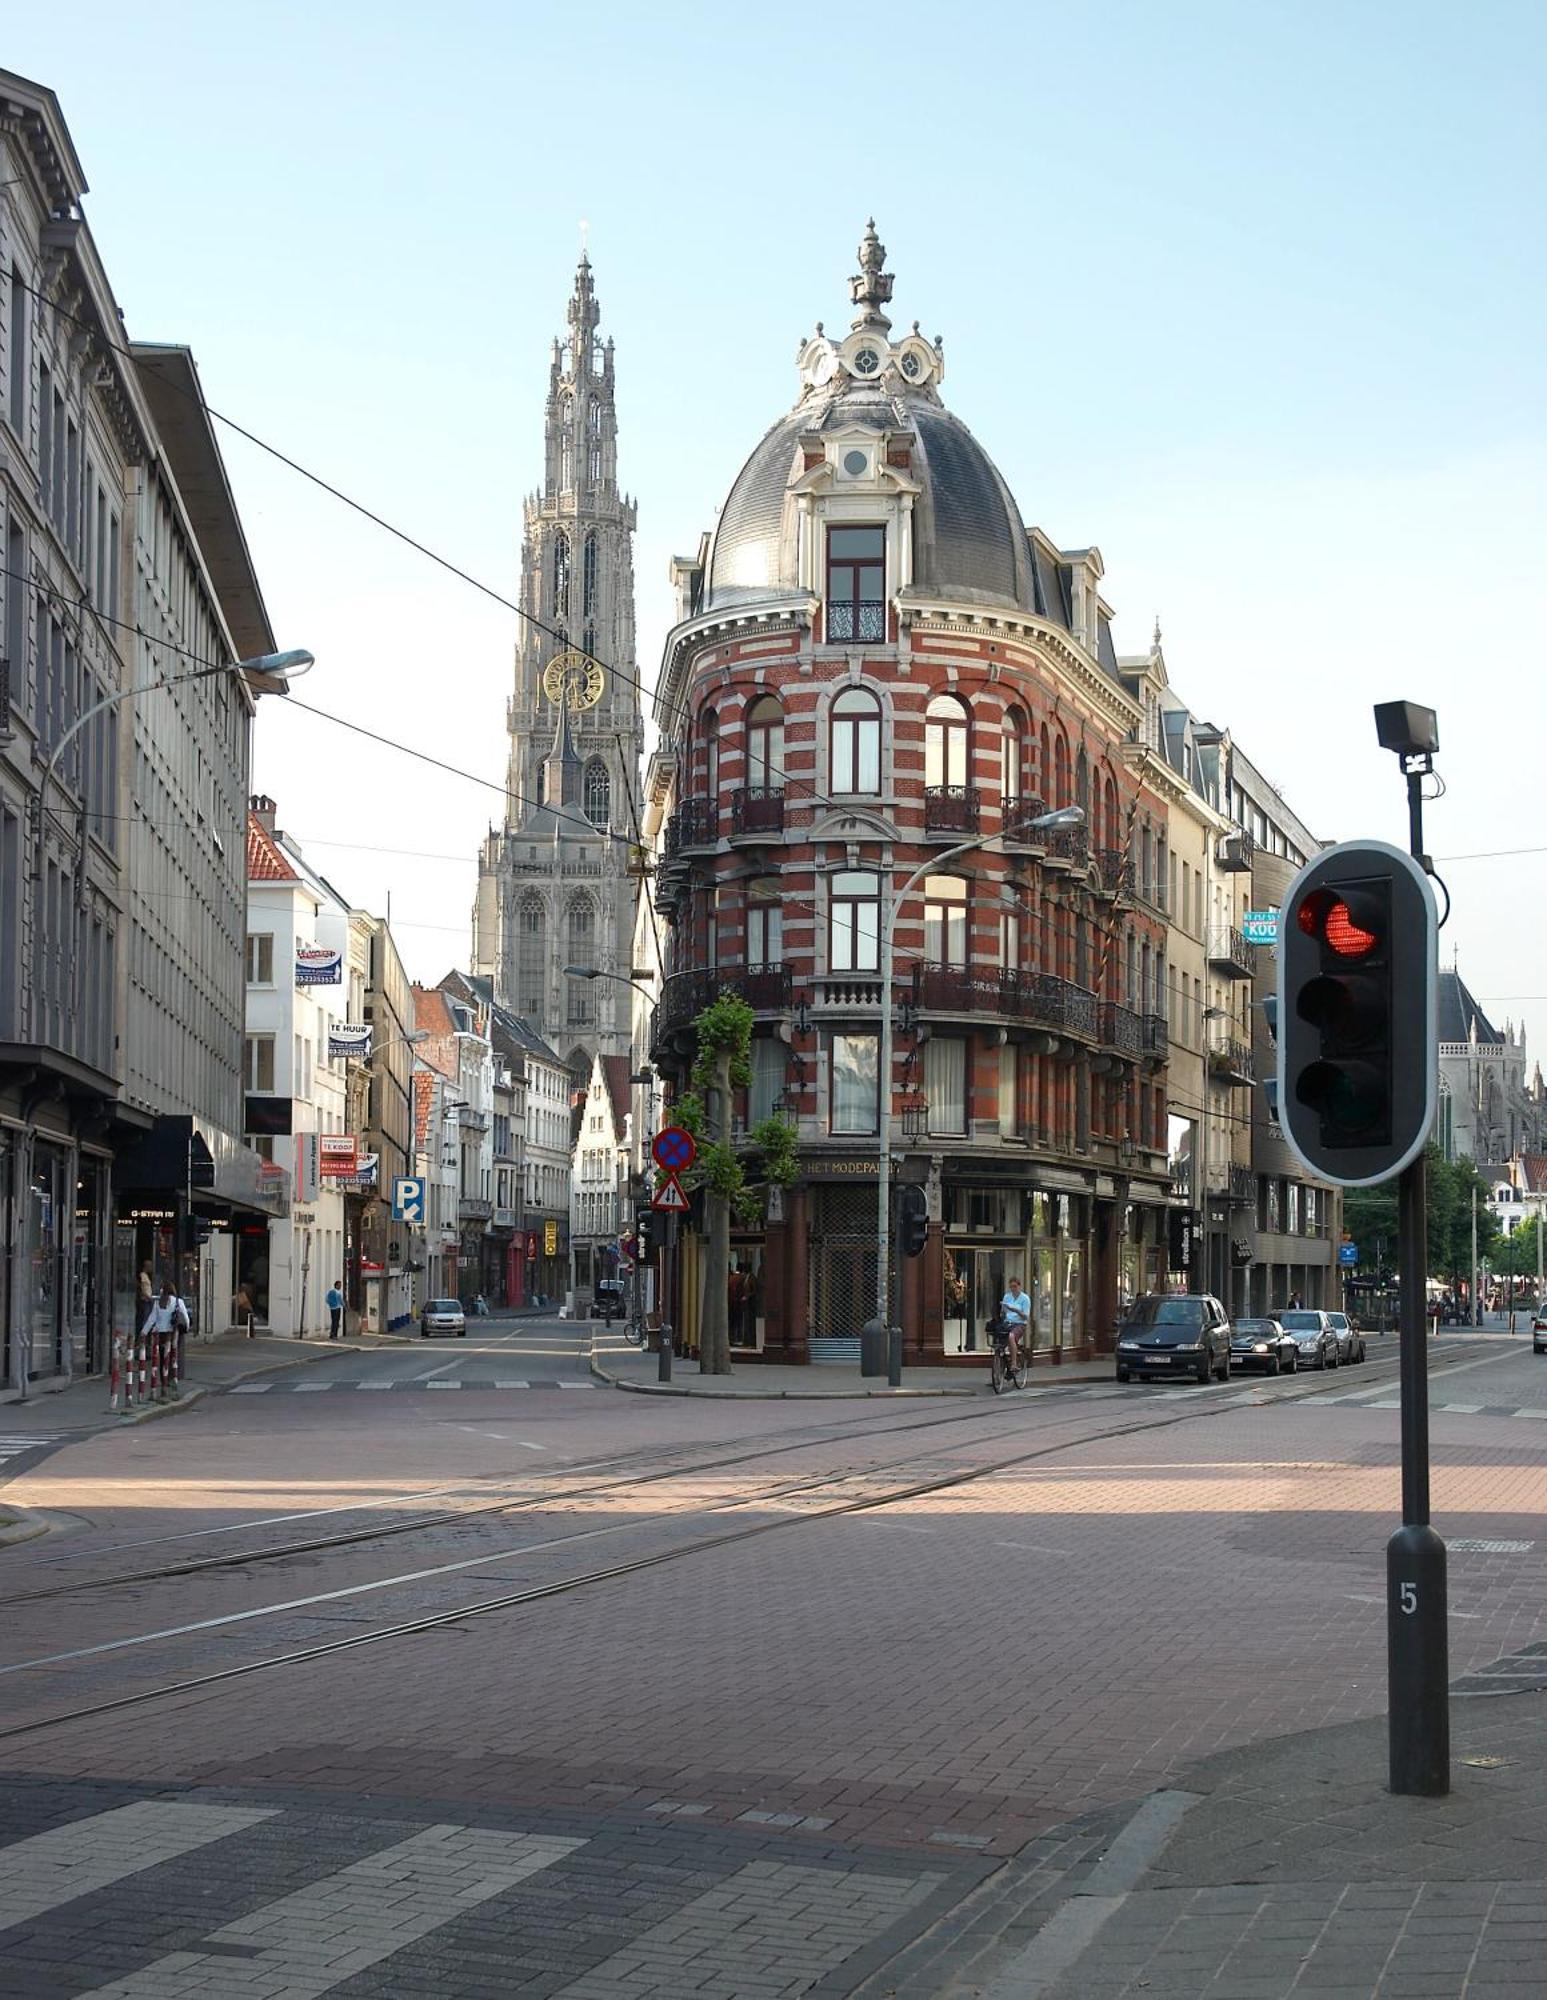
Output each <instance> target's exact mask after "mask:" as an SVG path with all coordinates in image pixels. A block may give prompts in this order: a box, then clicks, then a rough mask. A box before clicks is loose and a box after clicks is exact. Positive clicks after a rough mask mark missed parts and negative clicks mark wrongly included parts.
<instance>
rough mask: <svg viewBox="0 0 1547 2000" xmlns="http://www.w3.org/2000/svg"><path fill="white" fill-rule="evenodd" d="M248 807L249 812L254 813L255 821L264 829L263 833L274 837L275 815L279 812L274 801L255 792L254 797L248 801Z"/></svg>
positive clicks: (264, 794)
mask: <svg viewBox="0 0 1547 2000" xmlns="http://www.w3.org/2000/svg"><path fill="white" fill-rule="evenodd" d="M247 805H248V810H249V811H250V812H251V813H252V815H253V817H254V819H256V820H257V822H258V824H259V826H261V827H262V828H263V831H264V832H265V833H267V834H270V835H272V834H273V833H274V831H275V826H274V819H275V815H276V813H277V812H278V810H279V808H278V807H277V806H276V805H275V803H274V801H273V800H272V799H271V798H269V797H268V796H267V794H266V793H264V792H254V793H253V795H252V797H251V798H250V799H249V800H248V801H247Z"/></svg>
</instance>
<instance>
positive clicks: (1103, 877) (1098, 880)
mask: <svg viewBox="0 0 1547 2000" xmlns="http://www.w3.org/2000/svg"><path fill="white" fill-rule="evenodd" d="M1090 858H1091V862H1092V864H1093V866H1094V868H1095V889H1096V892H1097V894H1098V895H1102V896H1130V897H1131V896H1132V895H1133V857H1132V856H1131V855H1128V854H1124V853H1123V852H1122V850H1121V849H1120V848H1113V847H1103V848H1100V849H1098V851H1097V852H1096V853H1094V854H1093V855H1092V856H1091V857H1090Z"/></svg>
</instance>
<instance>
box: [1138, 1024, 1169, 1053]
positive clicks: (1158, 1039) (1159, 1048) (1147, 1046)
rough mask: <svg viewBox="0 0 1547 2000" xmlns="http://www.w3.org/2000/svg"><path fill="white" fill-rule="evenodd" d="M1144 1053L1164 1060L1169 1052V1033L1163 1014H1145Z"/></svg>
mask: <svg viewBox="0 0 1547 2000" xmlns="http://www.w3.org/2000/svg"><path fill="white" fill-rule="evenodd" d="M1142 1018H1143V1022H1144V1053H1145V1054H1146V1055H1147V1056H1154V1057H1157V1058H1158V1059H1159V1060H1160V1061H1161V1062H1164V1061H1165V1060H1166V1058H1167V1057H1168V1056H1169V1055H1170V1053H1171V1035H1170V1030H1169V1029H1168V1028H1167V1026H1166V1017H1165V1015H1164V1014H1145V1015H1144V1016H1143V1017H1142Z"/></svg>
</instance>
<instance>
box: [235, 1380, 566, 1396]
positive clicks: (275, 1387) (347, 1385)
mask: <svg viewBox="0 0 1547 2000" xmlns="http://www.w3.org/2000/svg"><path fill="white" fill-rule="evenodd" d="M603 1386H604V1385H603V1384H602V1383H600V1382H589V1381H587V1382H559V1381H555V1380H553V1379H552V1378H551V1377H548V1378H543V1377H538V1378H537V1379H535V1380H516V1379H515V1378H513V1377H510V1376H506V1375H469V1376H466V1377H458V1378H457V1379H456V1380H455V1381H449V1382H448V1381H445V1380H442V1379H432V1380H430V1381H424V1380H422V1379H421V1380H419V1381H415V1380H413V1378H412V1377H405V1378H404V1379H403V1380H401V1381H397V1380H394V1379H392V1378H391V1377H388V1378H387V1379H386V1380H385V1381H383V1380H382V1379H381V1378H380V1377H379V1376H377V1377H371V1378H362V1377H351V1378H348V1379H346V1380H343V1381H340V1380H338V1379H337V1378H335V1379H334V1380H332V1381H329V1382H317V1381H308V1382H296V1381H292V1380H289V1379H288V1378H287V1379H283V1380H280V1381H276V1382H238V1383H236V1384H235V1385H234V1386H233V1387H232V1388H231V1390H230V1391H229V1392H228V1393H229V1394H231V1395H233V1396H298V1395H301V1394H303V1393H304V1394H308V1395H319V1394H321V1393H323V1392H325V1391H328V1390H334V1391H342V1390H347V1389H398V1390H402V1391H405V1392H406V1391H410V1390H414V1389H426V1390H431V1389H472V1390H478V1389H600V1388H602V1387H603Z"/></svg>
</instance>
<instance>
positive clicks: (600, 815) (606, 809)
mask: <svg viewBox="0 0 1547 2000" xmlns="http://www.w3.org/2000/svg"><path fill="white" fill-rule="evenodd" d="M584 799H585V816H586V818H587V819H588V820H589V821H590V822H591V824H592V826H606V824H607V822H608V820H609V819H610V818H611V817H612V780H611V778H610V777H608V775H607V766H606V765H605V764H604V763H603V762H602V760H601V758H600V757H593V758H592V759H591V761H590V763H589V764H587V765H586V767H585V793H584Z"/></svg>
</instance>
